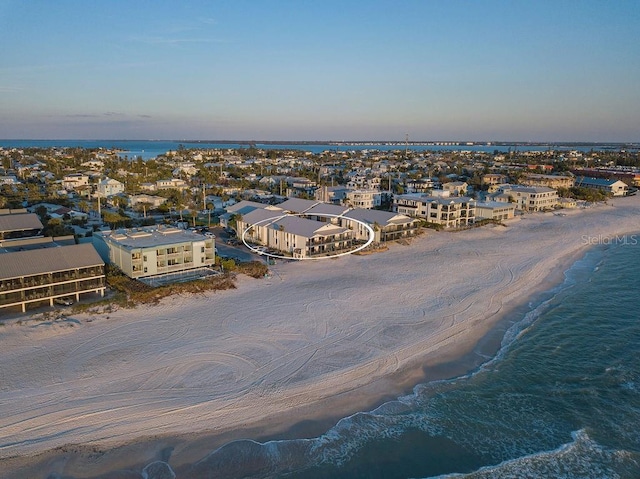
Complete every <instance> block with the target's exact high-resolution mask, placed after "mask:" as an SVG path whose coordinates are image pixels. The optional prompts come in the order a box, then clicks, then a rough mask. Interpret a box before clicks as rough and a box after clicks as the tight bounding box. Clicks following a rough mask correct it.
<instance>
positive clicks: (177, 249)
mask: <svg viewBox="0 0 640 479" xmlns="http://www.w3.org/2000/svg"><path fill="white" fill-rule="evenodd" d="M93 244H94V246H95V247H96V250H98V252H99V253H100V256H101V257H102V259H103V260H104V261H108V262H109V263H110V264H114V265H116V266H117V267H118V268H120V269H121V270H122V272H123V273H124V274H126V275H127V276H129V277H130V278H133V279H148V278H154V279H158V278H159V277H161V276H163V277H169V276H172V277H173V276H176V275H177V274H183V275H184V274H186V273H197V272H201V271H203V270H204V269H207V270H208V269H209V268H210V267H211V266H213V265H214V264H215V245H214V239H213V238H211V237H206V236H203V235H201V234H200V233H196V232H193V231H190V230H183V229H178V228H173V227H164V226H151V227H146V228H136V229H128V230H116V231H98V232H96V233H94V234H93Z"/></svg>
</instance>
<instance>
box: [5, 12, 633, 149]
mask: <svg viewBox="0 0 640 479" xmlns="http://www.w3.org/2000/svg"><path fill="white" fill-rule="evenodd" d="M639 25H640V2H638V1H637V0H632V1H624V0H614V1H612V2H603V1H591V0H580V1H562V0H555V1H546V0H538V1H517V0H504V1H490V0H486V1H480V0H477V1H471V0H469V1H457V0H446V1H445V0H442V1H427V0H415V1H413V0H411V1H401V0H395V1H376V0H369V1H347V0H343V1H333V0H321V1H320V0H316V1H306V0H295V1H288V0H262V1H257V0H255V1H249V0H228V1H216V0H209V1H188V0H186V1H182V2H177V1H176V2H168V1H160V0H156V1H136V0H127V1H119V0H110V1H106V0H105V1H100V0H93V1H86V0H77V1H67V0H56V1H50V0H31V1H29V0H20V1H18V0H16V1H12V0H0V46H1V48H0V138H5V139H7V138H26V139H29V138H34V139H35V138H42V139H61V138H74V139H176V140H178V139H214V140H215V139H229V140H352V139H354V140H355V139H361V140H367V139H368V140H382V139H389V140H404V138H405V135H406V134H408V135H409V138H410V139H412V140H493V141H499V140H504V141H509V140H514V141H640V61H639V60H640V33H639V32H640V27H639Z"/></svg>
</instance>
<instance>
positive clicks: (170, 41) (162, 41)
mask: <svg viewBox="0 0 640 479" xmlns="http://www.w3.org/2000/svg"><path fill="white" fill-rule="evenodd" d="M130 40H131V41H133V42H139V43H146V44H148V45H180V44H185V43H229V42H228V41H226V40H220V39H216V38H197V37H194V38H185V37H183V38H178V37H162V36H157V37H132V38H131V39H130Z"/></svg>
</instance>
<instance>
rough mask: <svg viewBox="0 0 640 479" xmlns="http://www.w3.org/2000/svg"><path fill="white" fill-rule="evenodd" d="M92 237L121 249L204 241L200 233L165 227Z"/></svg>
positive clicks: (97, 233) (99, 233)
mask: <svg viewBox="0 0 640 479" xmlns="http://www.w3.org/2000/svg"><path fill="white" fill-rule="evenodd" d="M94 236H97V237H102V238H104V240H105V241H106V242H108V243H113V244H117V245H119V246H121V247H123V248H127V249H136V248H153V247H156V246H165V245H172V244H177V243H191V242H194V241H205V240H206V239H209V238H206V237H204V236H203V235H201V234H200V233H196V232H195V231H191V230H183V229H179V228H173V227H166V226H152V227H149V228H135V229H130V230H122V229H121V230H116V231H98V232H96V233H94Z"/></svg>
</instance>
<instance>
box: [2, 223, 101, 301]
mask: <svg viewBox="0 0 640 479" xmlns="http://www.w3.org/2000/svg"><path fill="white" fill-rule="evenodd" d="M38 225H39V229H41V228H42V224H41V223H40V220H39V219H38V216H37V215H35V214H32V213H19V214H0V313H1V312H2V311H5V310H8V309H10V308H20V309H21V310H22V312H23V313H24V312H26V310H27V307H29V306H42V305H49V306H53V305H54V302H55V301H56V299H58V298H73V299H75V301H79V300H80V298H81V295H87V294H89V293H99V294H100V295H102V296H103V295H104V291H105V288H106V284H105V281H106V280H105V272H104V261H102V259H101V258H100V256H99V255H98V253H97V251H96V250H95V248H94V247H93V246H92V245H91V244H75V241H74V240H73V237H63V238H61V239H54V238H51V237H42V236H36V235H35V234H34V231H35V230H36V229H38ZM21 228H22V230H21ZM39 229H38V231H39ZM21 233H22V236H21Z"/></svg>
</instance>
